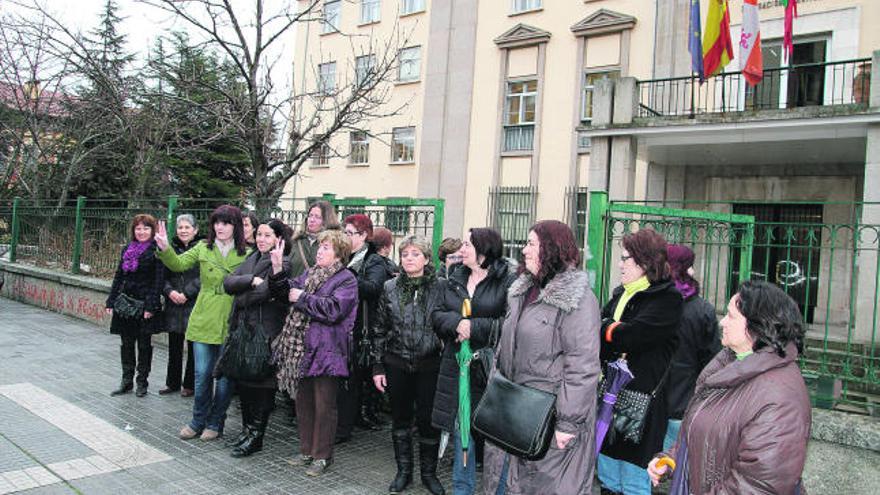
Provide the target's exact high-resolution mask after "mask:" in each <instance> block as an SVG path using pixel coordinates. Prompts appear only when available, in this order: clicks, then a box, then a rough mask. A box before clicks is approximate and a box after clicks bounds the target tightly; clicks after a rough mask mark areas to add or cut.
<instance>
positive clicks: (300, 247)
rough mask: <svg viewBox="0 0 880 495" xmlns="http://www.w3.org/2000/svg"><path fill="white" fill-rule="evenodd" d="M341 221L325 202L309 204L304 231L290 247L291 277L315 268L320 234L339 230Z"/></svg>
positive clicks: (302, 230)
mask: <svg viewBox="0 0 880 495" xmlns="http://www.w3.org/2000/svg"><path fill="white" fill-rule="evenodd" d="M338 228H339V220H338V219H337V217H336V210H335V209H333V205H331V204H330V203H329V202H327V201H324V200H319V201H315V202H314V203H311V204H309V209H308V213H307V214H306V219H305V221H304V222H303V226H302V229H301V230H300V231H299V232H297V233H296V234H294V236H293V240H292V243H291V246H290V271H291V273H290V276H291V277H294V278H296V277H299V276H300V275H302V273H303V272H304V271H306V270H308V269H309V268H311V267H313V266H315V253H317V251H318V234H320V233H321V232H322V231H324V230H326V229H338Z"/></svg>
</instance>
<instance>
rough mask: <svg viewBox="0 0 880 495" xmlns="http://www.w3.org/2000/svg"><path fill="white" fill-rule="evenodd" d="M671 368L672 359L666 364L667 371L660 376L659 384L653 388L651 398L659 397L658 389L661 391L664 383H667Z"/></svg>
mask: <svg viewBox="0 0 880 495" xmlns="http://www.w3.org/2000/svg"><path fill="white" fill-rule="evenodd" d="M670 368H672V359H670V360H669V364H668V365H667V366H666V371H664V372H663V376H661V377H660V381H659V382H657V386H656V387H654V390H651V398H654V397H657V391H659V390H660V389H661V388H662V387H663V384H664V383H666V377H668V376H669V370H670Z"/></svg>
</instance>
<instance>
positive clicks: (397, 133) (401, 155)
mask: <svg viewBox="0 0 880 495" xmlns="http://www.w3.org/2000/svg"><path fill="white" fill-rule="evenodd" d="M415 156H416V128H415V127H395V128H394V131H393V132H392V135H391V162H392V163H412V162H413V161H415Z"/></svg>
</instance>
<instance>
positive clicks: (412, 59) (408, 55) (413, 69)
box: [397, 46, 422, 82]
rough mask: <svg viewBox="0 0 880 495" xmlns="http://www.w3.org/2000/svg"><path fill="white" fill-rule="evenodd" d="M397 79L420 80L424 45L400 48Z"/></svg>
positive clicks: (404, 80) (403, 80)
mask: <svg viewBox="0 0 880 495" xmlns="http://www.w3.org/2000/svg"><path fill="white" fill-rule="evenodd" d="M398 61H399V62H400V66H399V67H398V68H397V80H398V81H401V82H409V81H418V80H419V75H420V73H421V71H422V47H420V46H413V47H410V48H404V49H402V50H400V53H399V56H398Z"/></svg>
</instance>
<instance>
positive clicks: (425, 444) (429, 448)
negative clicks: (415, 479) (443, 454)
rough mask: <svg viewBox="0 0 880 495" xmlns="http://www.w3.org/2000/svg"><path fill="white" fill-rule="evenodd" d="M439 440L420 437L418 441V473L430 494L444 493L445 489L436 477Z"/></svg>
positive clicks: (442, 494) (441, 494) (440, 494)
mask: <svg viewBox="0 0 880 495" xmlns="http://www.w3.org/2000/svg"><path fill="white" fill-rule="evenodd" d="M439 447H440V442H439V441H438V440H436V439H422V440H420V441H419V474H421V477H422V485H424V486H425V488H426V489H427V490H428V491H429V492H431V493H432V495H445V493H446V491H445V490H444V489H443V485H442V484H440V480H438V479H437V451H438V450H439Z"/></svg>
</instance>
